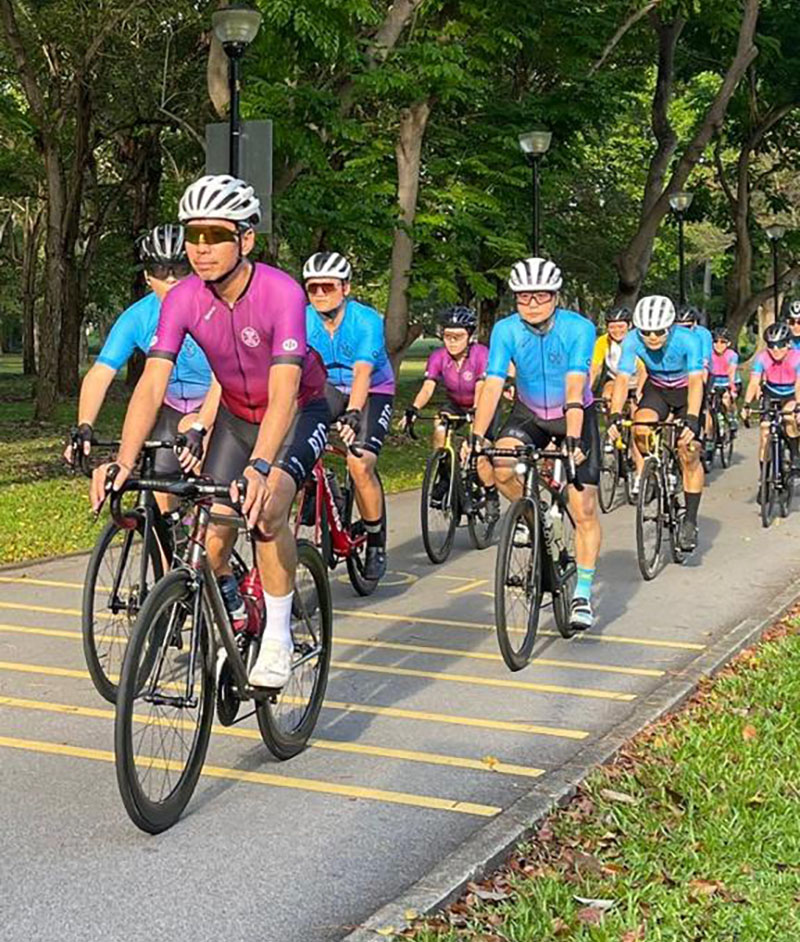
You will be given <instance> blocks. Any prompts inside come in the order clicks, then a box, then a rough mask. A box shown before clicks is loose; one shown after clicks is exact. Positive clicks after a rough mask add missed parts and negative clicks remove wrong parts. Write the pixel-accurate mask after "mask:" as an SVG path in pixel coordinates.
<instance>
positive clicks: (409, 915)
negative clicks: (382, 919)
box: [403, 909, 419, 922]
mask: <svg viewBox="0 0 800 942" xmlns="http://www.w3.org/2000/svg"><path fill="white" fill-rule="evenodd" d="M403 917H404V919H405V921H406V922H413V921H414V920H415V919H419V913H418V912H417V910H416V909H407V910H406V911H405V912H404V913H403Z"/></svg>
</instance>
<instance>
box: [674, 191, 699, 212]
mask: <svg viewBox="0 0 800 942" xmlns="http://www.w3.org/2000/svg"><path fill="white" fill-rule="evenodd" d="M693 199H694V193H689V192H688V191H687V190H680V191H679V192H677V193H673V194H672V196H670V198H669V205H670V206H671V207H672V209H673V210H674V211H675V212H676V213H685V212H686V210H687V209H688V208H689V207H690V206H691V205H692V200H693Z"/></svg>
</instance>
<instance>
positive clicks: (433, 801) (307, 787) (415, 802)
mask: <svg viewBox="0 0 800 942" xmlns="http://www.w3.org/2000/svg"><path fill="white" fill-rule="evenodd" d="M0 747H5V748H7V749H21V750H24V751H26V752H38V753H44V754H47V755H57V756H68V757H70V758H76V759H92V760H94V761H95V762H113V761H114V753H113V752H109V751H107V750H105V749H85V748H83V747H82V746H71V745H68V744H65V743H55V742H45V741H42V740H39V739H18V738H16V737H12V736H0ZM145 760H148V761H149V762H150V764H151V766H152V767H153V768H157V769H170V770H174V771H176V772H180V771H182V769H183V765H182V763H180V762H167V761H165V760H163V759H156V758H155V757H152V756H139V757H138V761H140V762H144V761H145ZM200 774H201V775H203V776H205V777H206V778H223V779H230V780H232V781H235V782H250V783H251V784H256V785H272V786H273V787H275V788H291V789H296V790H298V791H306V792H318V793H320V794H323V795H337V796H342V797H344V798H364V799H367V800H370V801H383V802H387V803H389V804H395V805H411V806H412V807H415V808H429V809H433V810H436V811H451V812H455V813H458V814H471V815H477V816H478V817H483V818H493V817H494V816H495V815H497V814H499V813H500V811H502V808H497V807H495V806H494V805H481V804H475V803H473V802H471V801H459V800H457V799H455V798H435V797H434V796H432V795H413V794H410V793H408V792H394V791H386V790H384V789H381V788H364V787H362V786H360V785H340V784H339V783H338V782H324V781H322V780H317V779H305V778H294V777H293V776H288V775H287V776H283V775H275V774H273V773H269V772H247V771H244V770H241V769H229V768H226V767H225V766H219V765H204V766H203V770H202V772H201V773H200Z"/></svg>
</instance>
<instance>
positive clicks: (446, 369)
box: [425, 343, 489, 409]
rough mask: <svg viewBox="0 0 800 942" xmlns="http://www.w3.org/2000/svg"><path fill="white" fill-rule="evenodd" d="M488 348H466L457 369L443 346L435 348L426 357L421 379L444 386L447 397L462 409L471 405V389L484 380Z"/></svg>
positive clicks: (476, 346) (456, 365)
mask: <svg viewBox="0 0 800 942" xmlns="http://www.w3.org/2000/svg"><path fill="white" fill-rule="evenodd" d="M488 360H489V348H488V347H485V346H484V345H483V344H482V343H472V344H470V345H469V349H468V350H467V355H466V357H465V358H464V361H463V362H462V364H461V366H460V367H459V365H458V363H457V362H456V360H454V359H453V357H451V356H450V354H449V353H448V352H447V348H446V347H439V349H438V350H434V351H433V353H432V354H431V355H430V356H429V357H428V365H427V366H426V367H425V379H432V380H433V381H434V382H441V383H443V384H444V388H445V391H446V393H447V396H448V398H449V399H450V400H451V401H452V402H454V403H455V404H456V405H457V406H460V407H461V408H462V409H471V408H472V407H473V406H474V405H475V386H476V384H477V383H479V382H480V381H481V380H483V379H485V378H486V364H487V362H488Z"/></svg>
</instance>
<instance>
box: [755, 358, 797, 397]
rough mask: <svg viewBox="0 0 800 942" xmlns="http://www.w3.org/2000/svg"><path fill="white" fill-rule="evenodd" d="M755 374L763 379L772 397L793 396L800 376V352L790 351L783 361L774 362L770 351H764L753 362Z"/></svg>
mask: <svg viewBox="0 0 800 942" xmlns="http://www.w3.org/2000/svg"><path fill="white" fill-rule="evenodd" d="M753 372H754V373H757V374H758V375H759V376H761V377H762V382H763V383H764V387H765V388H766V390H767V392H768V393H770V394H771V395H773V396H781V397H785V396H791V395H793V394H794V385H795V382H796V381H797V377H798V376H800V350H790V351H789V352H788V353H787V354H786V356H785V357H784V358H783V359H782V360H774V359H773V358H772V355H771V354H770V352H769V350H762V351H761V353H759V354H758V355H757V356H756V358H755V360H754V361H753Z"/></svg>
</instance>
